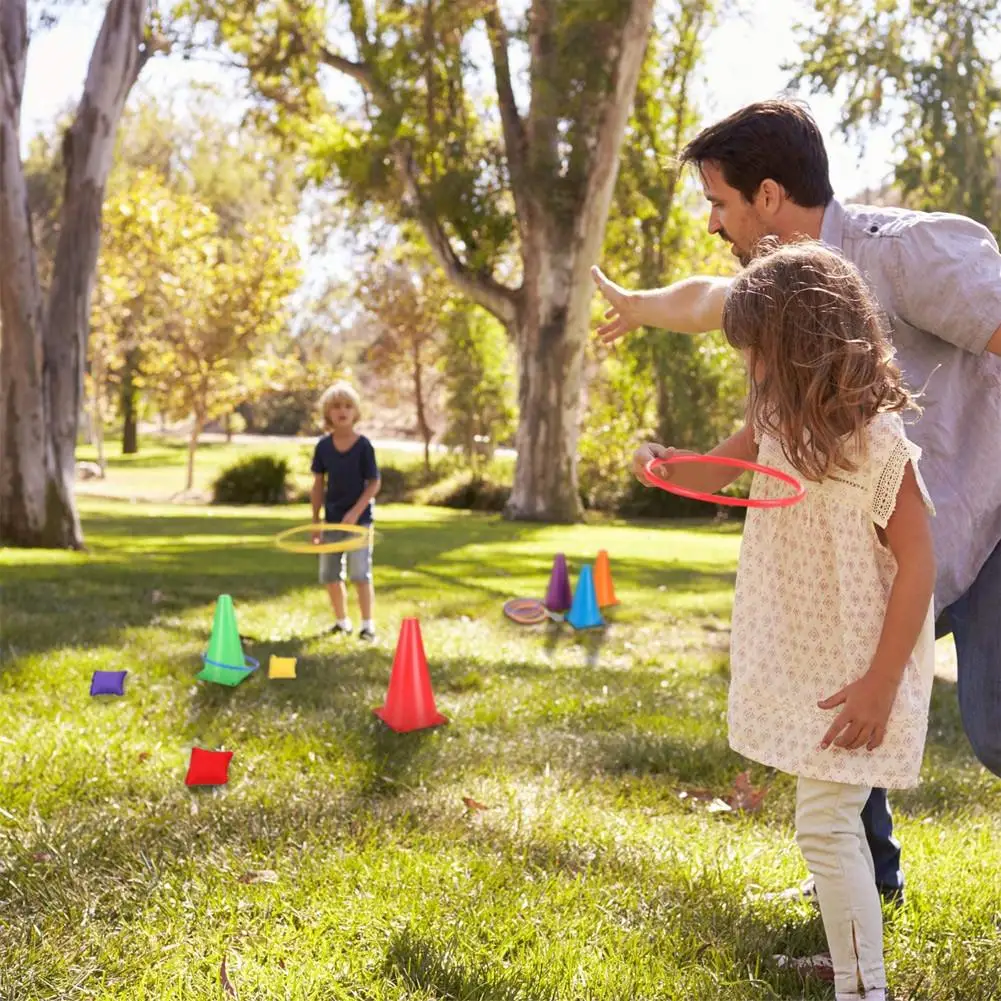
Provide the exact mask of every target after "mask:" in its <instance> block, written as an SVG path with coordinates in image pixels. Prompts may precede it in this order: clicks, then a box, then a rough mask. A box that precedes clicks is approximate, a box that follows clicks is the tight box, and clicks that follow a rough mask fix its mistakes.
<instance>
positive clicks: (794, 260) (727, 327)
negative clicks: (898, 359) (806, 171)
mask: <svg viewBox="0 0 1001 1001" xmlns="http://www.w3.org/2000/svg"><path fill="white" fill-rule="evenodd" d="M723 332H724V333H725V334H726V339H727V340H728V341H729V342H730V344H732V345H733V346H734V347H735V348H738V349H740V350H743V351H746V352H747V355H748V363H749V364H748V370H749V376H750V379H751V393H750V402H749V406H748V411H749V412H748V422H749V423H751V424H752V425H753V426H755V427H756V428H757V429H759V430H760V431H768V432H771V433H772V434H775V435H776V436H777V437H778V438H779V439H780V441H781V442H782V448H783V451H784V452H785V454H786V457H787V458H788V460H789V462H790V463H792V465H793V466H794V467H795V468H796V469H798V470H799V472H801V473H802V474H803V475H804V476H806V477H807V478H809V479H812V480H821V479H823V478H824V477H825V476H829V475H831V474H832V473H834V472H835V470H837V469H839V468H840V469H846V470H852V469H853V468H854V463H853V462H852V460H851V459H850V458H849V455H850V452H849V448H850V446H851V445H852V443H854V444H855V445H856V446H859V445H861V443H862V441H863V437H864V433H865V427H866V425H867V424H868V423H869V421H871V420H872V419H873V417H875V416H876V414H879V413H885V412H887V411H891V412H892V411H901V410H906V409H909V408H913V409H915V410H917V409H919V408H918V407H917V405H916V404H915V401H914V398H913V397H912V396H911V394H910V393H909V392H908V390H907V388H906V387H905V385H904V383H903V379H902V376H901V374H900V369H899V368H897V366H896V364H895V363H894V361H893V348H892V346H891V345H890V341H889V338H888V336H887V327H886V322H885V320H884V319H883V316H882V314H881V312H880V309H879V306H878V304H877V303H876V300H875V299H874V298H873V295H872V293H871V292H870V291H869V287H868V286H867V285H866V283H865V279H864V278H863V277H862V275H861V274H860V273H859V271H858V270H857V269H856V268H855V266H854V265H853V264H851V263H849V262H848V261H846V260H845V259H844V258H843V257H841V256H840V255H839V254H836V253H834V251H832V250H828V249H827V248H826V247H824V246H823V245H822V244H820V243H817V242H815V241H805V240H804V241H801V242H798V243H793V244H788V245H785V246H781V245H779V243H778V241H777V240H775V239H774V238H766V239H765V240H762V241H761V243H760V244H759V246H758V248H757V255H756V257H755V259H754V260H752V261H751V263H750V264H749V265H748V267H747V268H746V269H745V270H744V271H743V272H742V273H741V274H740V275H739V276H738V277H737V278H736V279H735V281H734V283H733V285H732V286H731V289H730V292H729V294H728V295H727V298H726V303H725V305H724V307H723ZM758 363H761V364H760V366H759V364H758ZM756 376H757V381H756Z"/></svg>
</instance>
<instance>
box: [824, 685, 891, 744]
mask: <svg viewBox="0 0 1001 1001" xmlns="http://www.w3.org/2000/svg"><path fill="white" fill-rule="evenodd" d="M896 694H897V686H896V685H895V684H894V682H893V681H892V679H889V678H884V677H882V676H880V675H878V674H873V673H872V672H871V671H870V672H867V673H866V674H864V675H863V676H862V677H861V678H859V679H858V681H853V682H852V683H851V684H850V685H847V686H845V687H844V688H842V689H841V691H840V692H837V693H835V694H834V695H832V696H831V697H830V698H828V699H824V700H822V701H821V702H818V703H817V705H818V706H820V708H821V709H834V708H835V707H837V706H842V705H843V706H844V709H842V710H841V712H840V713H838V715H837V718H836V719H835V720H834V722H833V723H832V724H831V725H830V727H829V728H828V730H827V733H825V734H824V737H823V739H822V740H821V742H820V746H821V749H823V750H826V749H827V748H828V747H830V746H831V744H832V743H833V744H834V746H835V747H843V748H845V749H846V750H849V751H856V750H858V749H859V748H860V747H865V748H868V749H869V750H870V751H874V750H875V749H876V748H877V747H879V745H880V744H882V743H883V738H884V737H885V736H886V723H887V720H889V718H890V711H891V710H892V709H893V700H894V698H895V697H896ZM835 738H836V739H835Z"/></svg>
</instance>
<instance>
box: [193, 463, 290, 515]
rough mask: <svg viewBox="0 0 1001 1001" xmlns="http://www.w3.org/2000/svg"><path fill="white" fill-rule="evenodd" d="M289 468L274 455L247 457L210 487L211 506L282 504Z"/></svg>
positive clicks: (230, 468)
mask: <svg viewBox="0 0 1001 1001" xmlns="http://www.w3.org/2000/svg"><path fill="white" fill-rule="evenodd" d="M288 473H289V465H288V461H287V460H286V459H282V458H279V457H278V456H275V455H248V456H247V457H246V458H245V459H241V460H240V461H239V462H237V463H235V464H234V465H232V466H229V467H228V468H226V469H224V470H223V471H222V472H221V473H220V474H219V476H218V478H217V479H216V481H215V483H213V484H212V503H213V504H284V503H285V501H286V499H287V496H288V482H287V481H288Z"/></svg>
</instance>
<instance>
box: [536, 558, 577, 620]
mask: <svg viewBox="0 0 1001 1001" xmlns="http://www.w3.org/2000/svg"><path fill="white" fill-rule="evenodd" d="M543 604H545V606H546V608H548V609H549V611H550V612H566V611H568V610H569V608H570V606H571V605H572V604H573V597H572V595H571V593H570V575H569V574H568V573H567V558H566V557H565V556H564V555H563V554H562V553H557V554H556V558H555V559H554V560H553V572H552V573H551V574H550V575H549V590H548V591H546V600H545V602H543Z"/></svg>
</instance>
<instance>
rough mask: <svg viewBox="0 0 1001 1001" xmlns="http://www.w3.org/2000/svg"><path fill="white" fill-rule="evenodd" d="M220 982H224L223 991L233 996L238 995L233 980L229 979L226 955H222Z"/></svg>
mask: <svg viewBox="0 0 1001 1001" xmlns="http://www.w3.org/2000/svg"><path fill="white" fill-rule="evenodd" d="M219 982H220V983H221V984H222V989H223V992H224V993H226V994H228V995H229V996H230V997H231V998H235V997H238V995H237V993H236V988H235V987H234V986H233V982H232V981H231V980H230V979H229V974H228V973H227V972H226V957H225V956H223V957H222V965H221V966H220V967H219Z"/></svg>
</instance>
